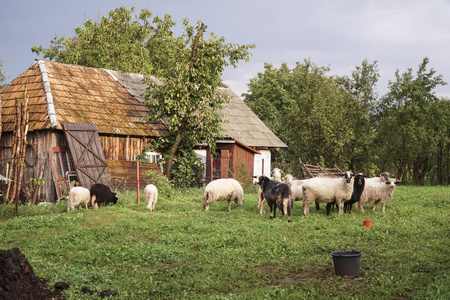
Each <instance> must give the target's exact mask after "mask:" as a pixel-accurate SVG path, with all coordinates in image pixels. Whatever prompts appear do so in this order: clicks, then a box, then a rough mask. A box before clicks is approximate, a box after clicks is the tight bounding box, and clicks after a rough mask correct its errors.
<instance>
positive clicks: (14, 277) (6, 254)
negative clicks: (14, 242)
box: [0, 248, 64, 300]
mask: <svg viewBox="0 0 450 300" xmlns="http://www.w3.org/2000/svg"><path fill="white" fill-rule="evenodd" d="M0 299H27V300H33V299H64V297H63V295H62V294H61V290H53V291H51V290H49V289H48V288H47V282H46V281H45V280H43V279H39V278H37V277H36V275H35V274H34V271H33V268H32V267H31V265H30V263H29V262H28V260H27V259H26V258H25V255H23V254H22V253H21V252H20V250H19V249H18V248H13V249H10V250H6V251H3V250H0Z"/></svg>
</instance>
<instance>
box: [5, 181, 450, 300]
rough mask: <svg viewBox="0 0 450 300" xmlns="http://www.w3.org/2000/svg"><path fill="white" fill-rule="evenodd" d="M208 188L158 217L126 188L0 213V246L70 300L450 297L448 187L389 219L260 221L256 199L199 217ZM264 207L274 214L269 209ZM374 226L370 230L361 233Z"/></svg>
mask: <svg viewBox="0 0 450 300" xmlns="http://www.w3.org/2000/svg"><path fill="white" fill-rule="evenodd" d="M201 195H202V191H201V190H190V191H183V192H179V193H176V194H175V196H172V198H171V199H167V198H161V199H159V200H158V203H157V205H156V210H155V212H153V213H150V212H149V211H148V210H147V209H146V204H145V203H144V201H141V204H136V193H135V192H129V191H128V192H122V193H120V194H119V196H120V197H119V201H118V203H117V205H115V206H109V207H101V208H100V209H99V210H88V211H86V210H85V209H76V210H75V211H71V212H70V213H67V212H66V209H67V202H66V201H61V202H59V203H57V204H56V205H51V206H48V207H42V206H22V207H19V217H13V212H14V207H12V206H1V207H0V249H2V250H7V249H11V248H14V247H17V248H19V249H20V250H21V252H22V253H23V254H24V255H25V256H26V257H27V259H28V261H29V262H30V264H31V265H32V267H33V269H34V271H35V273H36V275H37V276H39V277H42V278H45V279H47V280H49V281H50V283H51V284H53V283H55V282H58V281H65V282H68V283H70V284H71V287H70V289H69V290H68V291H66V292H65V295H66V296H67V298H68V299H96V296H87V295H85V294H81V293H80V290H81V288H82V287H84V286H86V287H88V288H89V289H91V290H94V291H101V290H106V289H113V290H116V291H118V292H119V298H120V299H150V298H151V299H167V298H169V299H173V298H177V299H330V298H337V299H380V298H382V299H399V298H400V299H449V298H450V272H449V270H450V265H449V257H450V256H449V254H450V253H449V249H450V242H449V240H450V236H449V235H450V234H449V233H450V230H449V225H450V221H449V220H450V210H449V204H450V188H449V187H409V186H399V187H398V188H397V191H396V193H395V196H394V199H393V200H392V201H390V202H388V203H387V205H386V213H385V214H383V213H382V212H381V210H380V208H379V209H378V210H376V211H372V210H371V209H370V206H366V212H365V213H364V214H363V213H361V212H359V211H355V210H353V211H352V213H351V214H344V215H338V214H337V213H336V212H335V213H332V214H331V215H330V216H326V215H325V205H324V204H322V207H321V210H320V211H316V210H315V209H313V208H312V209H311V214H310V215H309V216H306V217H305V216H303V215H302V209H301V203H299V202H295V204H294V210H293V214H292V222H291V223H288V222H287V219H281V214H278V216H277V218H276V219H273V220H270V219H269V213H267V214H266V215H263V216H261V215H259V214H258V209H257V208H256V205H257V200H256V195H255V194H248V195H245V198H244V199H245V202H244V205H243V206H241V207H239V208H238V209H235V208H234V205H233V207H232V208H233V209H232V211H231V212H228V210H227V204H226V203H223V202H217V203H213V204H211V205H210V211H209V212H205V211H203V210H202V208H201V207H202V205H201ZM268 210H269V209H268V207H267V206H266V211H268ZM364 220H372V221H373V227H371V228H366V227H364V226H363V221H364ZM351 249H354V250H356V251H361V252H362V253H363V254H362V256H361V270H360V276H359V277H357V278H350V277H339V276H335V275H334V267H333V260H332V256H331V252H334V251H340V250H351Z"/></svg>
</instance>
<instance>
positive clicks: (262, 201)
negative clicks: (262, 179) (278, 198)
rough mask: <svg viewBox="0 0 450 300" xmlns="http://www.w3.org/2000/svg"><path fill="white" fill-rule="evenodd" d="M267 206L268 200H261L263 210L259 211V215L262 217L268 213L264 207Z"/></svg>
mask: <svg viewBox="0 0 450 300" xmlns="http://www.w3.org/2000/svg"><path fill="white" fill-rule="evenodd" d="M265 204H266V200H265V199H262V200H261V208H260V209H259V214H260V215H262V214H265V213H266V211H265V210H264V205H265Z"/></svg>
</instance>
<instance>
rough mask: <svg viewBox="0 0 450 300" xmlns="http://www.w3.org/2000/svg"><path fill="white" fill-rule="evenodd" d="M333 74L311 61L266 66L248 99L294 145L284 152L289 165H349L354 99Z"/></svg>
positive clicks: (249, 103)
mask: <svg viewBox="0 0 450 300" xmlns="http://www.w3.org/2000/svg"><path fill="white" fill-rule="evenodd" d="M328 71H329V68H328V67H319V66H317V65H315V64H313V63H312V62H311V61H309V60H305V61H304V63H303V64H302V63H299V62H298V63H297V64H296V66H295V67H294V68H293V69H292V70H290V69H289V68H288V67H287V65H286V64H282V65H281V68H280V69H275V68H273V66H272V65H270V64H266V65H265V71H264V73H258V75H257V77H256V78H253V79H251V81H250V84H249V93H248V94H245V101H246V102H247V103H248V105H249V106H250V107H251V108H252V109H253V111H254V112H255V113H256V114H257V115H258V117H260V118H261V120H262V121H263V122H265V123H266V124H267V125H268V126H269V128H270V129H271V130H273V131H274V132H275V133H276V134H278V135H279V136H280V137H281V138H282V139H283V140H284V142H285V143H286V144H287V145H288V149H286V150H284V149H283V150H281V151H280V152H281V157H282V158H283V159H285V160H287V161H298V158H299V157H301V158H303V159H307V160H308V161H315V162H319V163H321V164H324V165H327V164H330V165H332V164H333V163H336V164H339V165H342V164H344V163H346V161H348V159H347V157H348V154H347V151H346V146H347V145H349V142H350V140H351V138H352V136H353V129H352V127H351V123H350V118H349V116H350V115H349V113H350V112H351V110H349V109H347V108H348V107H349V105H350V104H351V100H352V99H351V97H349V95H348V93H347V92H346V91H345V90H344V89H342V88H341V87H340V86H339V85H338V84H337V83H336V80H335V79H333V78H332V77H328V76H326V73H327V72H328ZM273 117H276V118H278V119H277V120H275V121H274V120H271V119H272V118H273Z"/></svg>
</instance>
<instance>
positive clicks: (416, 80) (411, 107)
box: [379, 58, 450, 184]
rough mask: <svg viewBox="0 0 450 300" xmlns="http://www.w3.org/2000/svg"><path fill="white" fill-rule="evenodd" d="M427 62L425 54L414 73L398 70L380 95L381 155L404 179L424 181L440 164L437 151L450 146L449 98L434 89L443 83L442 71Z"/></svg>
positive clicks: (418, 182)
mask: <svg viewBox="0 0 450 300" xmlns="http://www.w3.org/2000/svg"><path fill="white" fill-rule="evenodd" d="M428 63H429V60H428V58H425V59H424V60H423V62H422V63H421V64H420V65H419V68H418V70H417V72H416V76H414V74H413V71H412V69H411V68H410V69H408V70H407V71H406V72H405V73H403V74H400V72H399V70H397V71H396V73H395V76H396V81H395V82H389V89H390V91H389V93H388V94H387V95H386V96H385V97H383V98H382V101H381V105H380V109H379V119H380V128H379V132H380V135H381V136H382V137H380V139H381V138H383V139H387V141H388V142H387V143H384V144H383V145H382V146H383V147H382V148H383V154H384V157H382V159H384V160H385V161H388V164H389V165H388V166H389V167H392V168H394V167H395V169H397V170H398V174H399V177H400V178H401V179H402V181H403V182H405V183H406V182H413V183H414V184H424V183H425V180H426V178H427V177H428V176H429V174H430V172H431V171H432V169H433V168H434V167H436V165H439V164H438V163H437V162H436V154H437V153H439V151H440V150H441V151H442V149H448V147H449V146H450V144H449V139H448V136H449V132H450V131H449V124H450V123H449V122H448V120H449V116H450V109H449V107H450V106H449V105H448V99H447V100H445V99H438V98H437V97H436V96H435V95H434V92H433V90H434V89H435V88H436V87H437V86H439V85H445V84H446V83H445V82H444V81H443V78H442V75H437V76H436V75H435V74H436V71H435V70H434V69H430V70H427V65H428ZM437 109H439V111H438V110H437ZM444 151H445V150H444ZM437 159H438V160H442V159H443V157H442V156H440V157H439V156H438V157H437ZM447 171H448V170H447ZM409 176H411V177H412V180H409Z"/></svg>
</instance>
